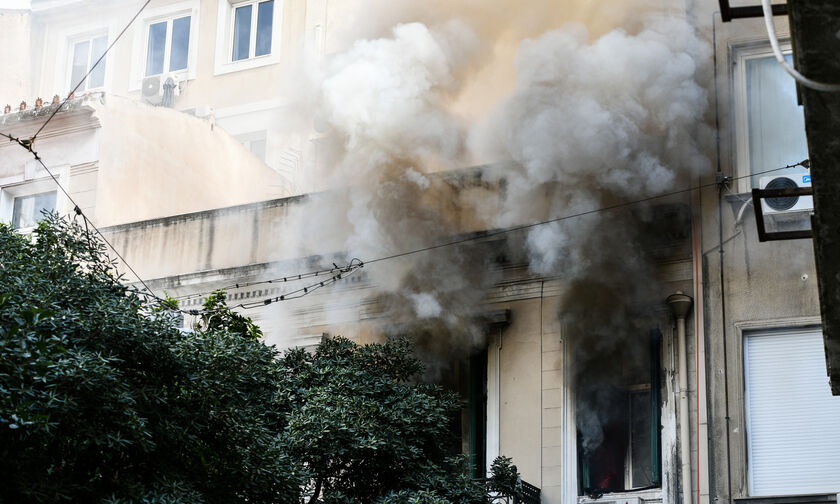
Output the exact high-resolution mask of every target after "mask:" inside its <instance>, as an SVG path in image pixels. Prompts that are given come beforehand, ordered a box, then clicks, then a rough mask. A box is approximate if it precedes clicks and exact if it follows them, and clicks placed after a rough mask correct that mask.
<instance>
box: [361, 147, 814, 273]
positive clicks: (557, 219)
mask: <svg viewBox="0 0 840 504" xmlns="http://www.w3.org/2000/svg"><path fill="white" fill-rule="evenodd" d="M797 166H802V167H805V168H807V167H808V160H807V159H805V160H803V161H800V162H798V163H794V164H790V165H787V166H783V167H780V168H773V169H770V170H765V171H761V172H756V173H750V174H749V175H741V176H739V177H730V178H729V180H739V179H742V178H748V177H754V176H756V175H764V174H765V173H772V172H776V171H780V170H786V169H789V168H795V167H797ZM718 185H719V184H718V183H717V182H711V183H708V184H701V185H698V186H696V187H689V188H687V189H678V190H675V191H669V192H664V193H660V194H657V195H654V196H648V197H646V198H641V199H637V200H632V201H625V202H622V203H616V204H614V205H608V206H605V207H599V208H594V209H592V210H585V211H583V212H577V213H573V214H569V215H564V216H561V217H555V218H553V219H548V220H544V221H538V222H532V223H530V224H523V225H520V226H514V227H511V228H505V229H499V230H496V231H490V232H487V233H482V234H481V235H479V236H469V237H466V238H461V239H458V240H453V241H449V242H444V243H439V244H437V245H431V246H429V247H423V248H419V249H415V250H409V251H406V252H399V253H396V254H391V255H388V256H384V257H378V258H376V259H370V260H368V261H365V264H373V263H377V262H380V261H387V260H389V259H396V258H398V257H404V256H408V255H412V254H418V253H420V252H426V251H429V250H435V249H439V248H443V247H448V246H451V245H459V244H461V243H466V242H469V241H474V240H479V239H484V238H490V237H492V236H498V235H502V234H507V233H513V232H515V231H521V230H523V229H530V228H533V227H537V226H542V225H544V224H551V223H554V222H560V221H564V220H569V219H575V218H578V217H584V216H587V215H592V214H596V213H600V212H607V211H610V210H616V209H619V208H624V207H628V206H632V205H637V204H639V203H646V202H648V201H653V200H657V199H663V198H667V197H670V196H675V195H678V194H683V193H687V192H691V191H694V190H699V189H706V188H709V187H717V186H718Z"/></svg>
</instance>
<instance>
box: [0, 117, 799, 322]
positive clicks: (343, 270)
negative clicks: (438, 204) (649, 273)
mask: <svg viewBox="0 0 840 504" xmlns="http://www.w3.org/2000/svg"><path fill="white" fill-rule="evenodd" d="M0 136H3V137H5V138H8V139H9V140H10V141H13V142H17V143H18V144H19V145H20V146H21V147H23V148H24V149H26V150H27V151H29V152H30V153H31V154H32V155H33V156H34V157H35V159H36V160H37V161H38V162H39V163H40V164H41V166H42V167H43V168H44V170H46V172H47V173H48V174H49V175H50V178H52V180H53V181H54V182H55V184H56V185H57V186H58V188H59V189H60V190H61V192H62V193H64V195H65V196H66V197H67V199H68V200H69V201H70V202H71V203H73V205H74V209H73V210H74V212H75V213H76V214H77V215H80V216H82V218H83V219H84V220H85V225H86V226H87V225H88V224H90V226H91V227H92V228H93V229H94V231H96V233H97V234H98V235H99V236H100V238H102V240H103V241H104V242H105V244H106V245H107V246H108V247H109V248H110V249H111V250H112V251H114V253H115V254H116V255H117V257H118V258H119V259H120V260H121V261H122V262H123V264H124V265H125V266H126V268H128V270H129V271H131V273H132V274H134V276H135V277H136V278H137V279H138V281H139V282H140V283H141V284H142V285H143V287H144V288H145V289H146V290H147V291H148V294H146V293H142V292H141V291H134V292H135V293H137V294H140V295H143V296H147V297H151V298H152V299H154V300H155V301H156V302H158V303H159V304H161V306H163V307H164V308H166V309H169V310H173V311H178V312H181V313H184V314H189V315H199V314H200V313H201V311H200V310H183V309H180V308H178V307H177V306H174V305H173V303H172V301H171V300H167V299H163V298H161V297H159V296H157V295H156V294H155V293H154V291H152V289H151V288H150V287H149V286H148V284H147V283H146V282H145V281H144V280H143V279H142V278H141V277H140V275H138V274H137V272H136V271H135V270H134V269H133V268H132V267H131V265H130V264H129V263H128V262H127V261H126V260H125V258H124V257H123V256H122V254H120V253H119V251H118V250H117V249H116V248H115V247H114V246H113V244H111V242H110V241H108V239H107V238H106V237H105V235H104V234H103V233H102V232H101V231H100V230H99V228H97V227H96V226H95V225H94V224H93V222H91V221H90V220H89V219H88V218H87V216H85V215H84V212H82V210H81V208H80V207H79V205H78V204H77V203H76V202H75V200H73V198H72V197H71V196H70V193H69V192H68V191H67V190H66V189H65V188H64V187H63V186H62V185H61V183H60V182H59V181H58V178H57V177H56V176H55V175H54V174H53V172H52V170H50V169H49V168H48V167H47V165H46V164H45V163H44V162H43V160H42V159H41V157H40V156H39V155H38V153H37V152H36V151H35V150H33V149H32V142H28V143H27V142H24V141H21V140H20V139H19V138H16V137H13V136H12V135H9V134H6V133H0ZM797 166H802V167H804V168H806V169H808V167H809V160H808V159H805V160H803V161H799V162H798V163H794V164H790V165H786V166H782V167H778V168H773V169H770V170H765V171H761V172H756V173H750V174H748V175H742V176H738V177H729V178H728V180H730V181H731V180H739V179H742V178H748V177H754V176H756V175H764V174H767V173H772V172H776V171H780V170H786V169H790V168H795V167H797ZM717 186H719V183H718V182H713V183H708V184H700V185H697V186H694V187H689V188H685V189H678V190H674V191H668V192H664V193H660V194H656V195H653V196H648V197H645V198H640V199H635V200H631V201H625V202H622V203H616V204H613V205H608V206H604V207H598V208H594V209H591V210H586V211H583V212H577V213H573V214H568V215H563V216H560V217H555V218H552V219H547V220H543V221H537V222H532V223H529V224H523V225H519V226H514V227H510V228H505V229H499V230H495V231H489V232H485V233H480V234H478V235H471V236H468V237H464V238H460V239H456V240H451V241H447V242H443V243H439V244H436V245H430V246H427V247H422V248H418V249H413V250H408V251H404V252H398V253H395V254H390V255H387V256H381V257H377V258H375V259H371V260H368V261H362V260H360V259H357V258H353V259H352V260H351V261H350V263H348V265H347V266H344V267H339V266H338V265H336V264H335V263H333V266H334V268H333V269H322V270H321V269H319V270H315V271H310V272H307V273H299V274H294V275H287V276H284V277H278V278H274V279H269V280H260V281H255V282H245V283H235V284H233V285H231V286H228V287H223V288H222V289H223V290H226V289H230V288H241V287H249V286H254V285H263V284H270V283H282V282H288V281H290V280H301V279H305V278H312V277H318V276H322V275H324V274H327V273H334V272H335V271H338V273H336V274H334V275H333V276H331V277H330V278H328V279H326V280H323V281H319V282H315V283H312V284H309V285H307V286H304V287H301V288H299V289H297V290H294V291H290V292H287V293H284V294H282V295H279V296H274V297H268V298H264V299H261V300H258V301H252V302H249V303H240V304H238V305H235V306H233V308H242V309H251V308H256V307H258V306H265V305H268V304H271V303H274V302H279V301H288V300H292V299H298V298H301V297H303V296H306V295H308V294H309V293H311V292H313V291H315V290H318V289H320V288H322V287H324V286H326V285H329V284H332V283H335V282H337V281H338V280H340V279H341V278H343V277H346V276H347V275H349V274H352V273H354V272H355V271H357V270H358V269H361V268H362V267H364V266H365V265H366V264H374V263H377V262H382V261H387V260H391V259H397V258H400V257H406V256H409V255H414V254H419V253H422V252H428V251H431V250H436V249H440V248H444V247H450V246H454V245H460V244H463V243H468V242H471V241H476V240H483V239H487V238H491V237H493V236H499V235H504V234H509V233H514V232H517V231H522V230H525V229H530V228H534V227H537V226H542V225H545V224H551V223H554V222H560V221H565V220H569V219H575V218H579V217H584V216H587V215H593V214H596V213H600V212H607V211H611V210H616V209H619V208H625V207H628V206H632V205H637V204H640V203H645V202H648V201H654V200H657V199H663V198H667V197H670V196H675V195H679V194H684V193H687V192H691V191H695V190H700V189H705V188H709V187H717ZM216 290H218V289H216ZM212 292H215V290H214V291H211V292H204V293H200V294H196V293H193V294H190V295H188V296H182V297H181V298H173V299H184V298H194V297H203V296H206V295H209V294H211V293H212Z"/></svg>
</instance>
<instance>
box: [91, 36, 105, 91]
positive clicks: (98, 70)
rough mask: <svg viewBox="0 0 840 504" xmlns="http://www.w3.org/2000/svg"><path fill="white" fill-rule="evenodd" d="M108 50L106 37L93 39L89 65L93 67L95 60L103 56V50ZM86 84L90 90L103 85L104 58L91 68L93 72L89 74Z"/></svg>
mask: <svg viewBox="0 0 840 504" xmlns="http://www.w3.org/2000/svg"><path fill="white" fill-rule="evenodd" d="M107 48H108V37H106V36H104V35H103V36H101V37H96V38H95V39H93V48H92V51H91V54H90V64H91V65H93V64H95V63H96V60H98V59H99V58H101V57H102V55H103V54H105V49H107ZM88 84H89V86H90V87H92V88H98V87H102V86H104V85H105V58H103V59H102V61H100V62H99V64H98V65H96V66H95V67H94V68H93V71H92V72H90V77H88Z"/></svg>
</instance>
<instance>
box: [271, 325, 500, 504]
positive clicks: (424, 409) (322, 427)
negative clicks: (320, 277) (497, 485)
mask: <svg viewBox="0 0 840 504" xmlns="http://www.w3.org/2000/svg"><path fill="white" fill-rule="evenodd" d="M411 351H412V347H411V344H410V343H409V341H408V340H407V339H404V338H399V339H394V340H391V341H389V342H387V343H385V344H369V345H365V346H360V345H357V344H355V343H353V342H352V341H350V340H347V339H344V338H335V339H331V340H327V341H325V342H324V343H322V344H321V345H320V346H319V347H318V348H317V350H315V352H314V353H312V354H310V353H307V352H306V351H304V350H292V351H290V352H289V353H288V354H287V355H286V356H285V357H284V358H283V359H282V365H283V368H284V369H285V375H284V381H285V383H284V384H283V386H281V387H280V389H281V391H282V393H284V394H286V396H285V397H284V402H285V403H286V404H288V405H289V406H290V411H289V417H288V426H287V428H286V443H287V444H288V447H289V451H290V453H291V455H292V456H293V457H294V458H295V459H296V460H299V461H301V462H302V463H303V464H304V465H305V467H307V469H308V470H309V473H310V477H311V487H310V494H311V495H310V497H309V502H310V503H313V502H316V501H319V500H322V501H324V502H370V501H372V500H374V499H375V498H384V497H387V496H389V494H391V493H395V492H399V491H401V490H402V491H407V492H409V493H411V492H414V491H423V492H425V493H426V494H428V495H429V496H433V497H435V498H438V499H443V500H444V501H448V502H464V503H468V502H469V503H472V502H484V501H485V500H486V491H485V489H484V487H483V486H482V485H481V484H480V483H477V482H474V481H473V480H472V479H470V478H469V477H468V476H467V475H468V474H469V470H468V469H469V468H468V467H467V466H466V465H465V463H464V461H463V460H462V459H460V458H452V457H449V456H448V455H449V453H448V452H447V446H448V443H447V441H449V439H450V436H451V434H450V432H451V431H450V426H451V422H452V419H453V417H454V415H455V414H456V413H457V412H458V411H459V410H460V402H459V400H458V398H457V396H455V395H454V394H452V393H448V392H445V391H443V390H442V389H441V388H440V387H437V386H433V385H424V384H414V383H411V382H410V381H409V380H411V379H412V378H415V377H416V376H417V375H418V374H419V373H420V372H421V371H422V365H421V364H420V362H419V361H418V360H417V359H415V358H413V357H412V356H411Z"/></svg>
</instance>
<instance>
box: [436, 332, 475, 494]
mask: <svg viewBox="0 0 840 504" xmlns="http://www.w3.org/2000/svg"><path fill="white" fill-rule="evenodd" d="M439 383H440V385H441V386H443V387H444V388H445V389H447V390H451V391H453V392H455V393H457V394H458V396H459V397H460V399H461V410H460V412H459V413H458V414H457V415H456V417H455V418H454V419H453V422H452V426H451V432H452V439H453V443H452V445H451V447H450V450H449V451H450V453H451V454H452V455H466V456H468V457H469V462H470V466H471V476H472V477H473V478H484V477H486V475H485V468H486V467H487V456H486V444H487V350H486V349H483V350H480V351H476V352H473V353H471V354H470V355H469V356H468V357H464V358H461V359H458V360H456V361H455V362H453V363H452V365H451V366H450V367H449V368H448V369H446V370H444V371H443V372H442V374H441V377H440V381H439Z"/></svg>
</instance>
